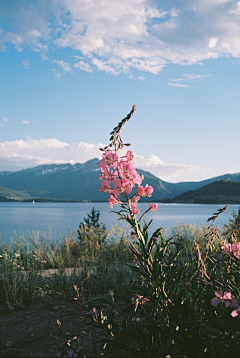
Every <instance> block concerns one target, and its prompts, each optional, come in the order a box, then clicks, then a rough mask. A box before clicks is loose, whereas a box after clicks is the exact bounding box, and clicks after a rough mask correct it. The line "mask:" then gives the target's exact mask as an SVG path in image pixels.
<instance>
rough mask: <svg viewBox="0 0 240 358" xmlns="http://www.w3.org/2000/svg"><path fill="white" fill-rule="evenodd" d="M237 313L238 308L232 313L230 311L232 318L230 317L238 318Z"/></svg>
mask: <svg viewBox="0 0 240 358" xmlns="http://www.w3.org/2000/svg"><path fill="white" fill-rule="evenodd" d="M238 312H239V308H238V309H236V310H234V311H232V313H231V316H232V317H237V316H238Z"/></svg>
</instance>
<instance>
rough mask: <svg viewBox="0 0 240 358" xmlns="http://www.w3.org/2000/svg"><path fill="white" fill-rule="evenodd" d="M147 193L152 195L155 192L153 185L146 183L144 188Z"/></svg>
mask: <svg viewBox="0 0 240 358" xmlns="http://www.w3.org/2000/svg"><path fill="white" fill-rule="evenodd" d="M144 192H145V195H147V196H151V194H152V192H153V187H152V186H151V185H148V184H146V185H145V188H144Z"/></svg>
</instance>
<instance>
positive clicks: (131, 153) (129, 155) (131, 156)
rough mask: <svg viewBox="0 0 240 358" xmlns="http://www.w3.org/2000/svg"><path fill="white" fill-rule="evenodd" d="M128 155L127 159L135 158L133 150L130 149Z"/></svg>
mask: <svg viewBox="0 0 240 358" xmlns="http://www.w3.org/2000/svg"><path fill="white" fill-rule="evenodd" d="M126 157H127V159H128V160H129V161H130V160H133V158H134V154H133V152H132V151H131V150H128V151H127V153H126Z"/></svg>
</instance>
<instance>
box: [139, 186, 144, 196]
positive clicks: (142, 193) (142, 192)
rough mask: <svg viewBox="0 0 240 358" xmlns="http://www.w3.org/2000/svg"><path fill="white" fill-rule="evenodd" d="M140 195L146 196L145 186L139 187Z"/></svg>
mask: <svg viewBox="0 0 240 358" xmlns="http://www.w3.org/2000/svg"><path fill="white" fill-rule="evenodd" d="M138 194H139V195H145V191H144V188H143V186H141V185H139V187H138Z"/></svg>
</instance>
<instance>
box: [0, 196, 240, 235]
mask: <svg viewBox="0 0 240 358" xmlns="http://www.w3.org/2000/svg"><path fill="white" fill-rule="evenodd" d="M224 206H225V204H222V205H219V204H217V205H215V204H163V203H160V204H158V209H157V211H156V212H155V213H154V212H152V211H150V212H149V213H148V214H147V215H146V216H145V220H146V221H147V222H148V221H150V219H153V223H152V224H151V226H150V228H151V230H150V232H151V233H152V232H153V231H154V230H155V229H157V228H158V227H163V228H164V229H166V230H167V232H168V233H169V234H170V233H171V227H172V226H173V225H174V224H176V223H187V224H197V225H199V226H202V225H206V224H207V219H208V218H209V217H210V216H212V214H213V213H214V212H216V210H217V209H219V208H223V207H224ZM93 207H94V208H95V209H96V210H99V211H100V212H101V215H100V222H102V223H104V224H105V225H106V228H107V229H110V227H111V225H112V224H116V223H118V224H120V223H121V222H119V221H118V216H117V215H116V214H114V213H113V212H111V211H113V210H116V211H117V208H118V207H117V206H115V207H114V209H110V208H109V206H108V203H35V204H33V203H18V202H17V203H16V202H12V203H0V233H1V239H2V240H3V241H5V242H8V241H10V239H11V238H13V239H15V238H18V237H20V236H22V235H23V236H24V238H27V237H28V232H27V231H28V230H29V231H30V232H32V231H37V230H38V231H40V232H41V233H43V232H45V234H46V236H47V237H49V235H50V234H51V238H52V240H54V241H55V240H57V239H59V238H60V237H64V236H66V235H68V234H69V232H70V230H71V231H76V230H77V229H78V227H79V223H80V222H81V221H83V218H84V217H87V213H89V212H90V211H91V209H92V208H93ZM138 207H139V209H140V213H141V214H142V213H143V212H144V211H145V210H146V209H147V208H148V204H147V203H139V205H138ZM238 207H239V205H230V206H229V208H228V210H227V211H225V212H224V213H222V214H221V215H220V217H218V218H217V219H216V221H215V225H216V226H218V227H221V228H222V227H223V224H227V223H228V221H229V217H230V216H231V214H232V212H233V210H234V211H235V212H237V211H238ZM125 226H126V225H125Z"/></svg>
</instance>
